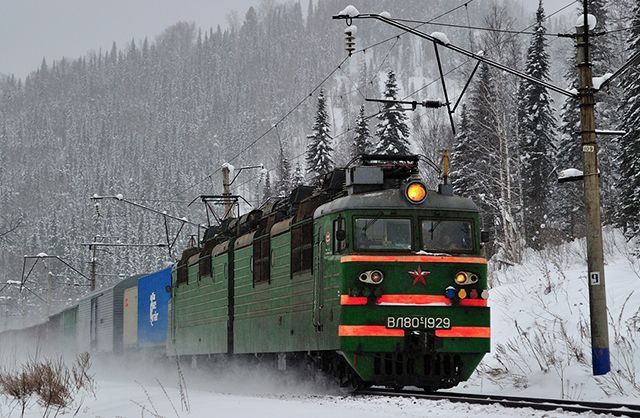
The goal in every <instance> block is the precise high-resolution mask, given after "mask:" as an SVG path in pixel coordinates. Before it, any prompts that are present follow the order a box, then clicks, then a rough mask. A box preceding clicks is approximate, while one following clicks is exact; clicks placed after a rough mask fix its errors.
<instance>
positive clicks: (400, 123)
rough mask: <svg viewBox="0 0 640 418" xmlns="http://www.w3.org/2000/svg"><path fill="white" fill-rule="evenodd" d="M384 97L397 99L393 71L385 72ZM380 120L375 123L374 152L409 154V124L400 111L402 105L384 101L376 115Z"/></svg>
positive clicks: (396, 86)
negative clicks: (376, 141)
mask: <svg viewBox="0 0 640 418" xmlns="http://www.w3.org/2000/svg"><path fill="white" fill-rule="evenodd" d="M384 98H385V99H389V100H397V99H398V84H397V82H396V74H395V73H394V72H393V71H389V72H388V73H387V82H386V85H385V90H384ZM378 119H379V120H380V122H378V124H377V125H376V135H377V136H378V140H379V141H378V144H377V145H376V149H375V152H376V154H390V155H409V154H411V152H410V150H409V126H408V125H407V122H406V121H407V115H405V113H404V112H403V111H402V106H401V105H399V104H396V103H385V104H384V106H383V108H382V113H381V114H380V115H379V116H378Z"/></svg>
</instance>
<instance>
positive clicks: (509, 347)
mask: <svg viewBox="0 0 640 418" xmlns="http://www.w3.org/2000/svg"><path fill="white" fill-rule="evenodd" d="M604 246H605V263H606V265H605V278H606V286H607V306H608V310H609V339H610V347H611V372H610V373H609V374H608V375H607V376H605V377H599V378H594V377H593V376H592V375H591V345H590V331H589V294H588V287H587V271H586V244H585V241H584V240H577V241H575V242H572V243H570V244H564V245H560V246H557V247H550V248H547V249H544V250H542V251H540V252H534V251H530V250H527V252H526V253H525V255H524V258H523V263H522V264H520V265H517V266H513V267H509V268H506V269H502V270H497V271H493V272H492V275H491V279H492V282H493V289H492V290H491V292H490V298H489V300H490V305H491V307H492V313H491V314H492V319H491V326H492V352H491V354H490V355H488V356H487V357H485V361H484V362H483V364H482V367H481V368H480V370H479V371H478V372H477V373H476V374H474V376H473V378H472V379H471V380H470V381H469V382H466V383H464V384H462V385H460V386H459V387H458V388H456V390H460V389H461V388H465V389H467V390H470V391H473V392H484V393H500V394H514V395H521V396H548V397H555V398H569V399H584V400H610V401H616V400H619V401H626V402H630V403H640V259H638V258H636V257H634V256H633V255H632V251H633V249H632V246H630V245H629V244H628V243H627V242H626V240H625V239H624V237H623V236H622V234H621V232H620V231H619V230H606V231H605V234H604ZM493 267H495V266H493Z"/></svg>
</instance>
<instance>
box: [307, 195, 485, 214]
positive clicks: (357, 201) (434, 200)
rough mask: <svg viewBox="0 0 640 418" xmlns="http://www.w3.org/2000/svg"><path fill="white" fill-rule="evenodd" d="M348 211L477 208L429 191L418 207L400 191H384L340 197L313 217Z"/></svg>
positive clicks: (458, 197)
mask: <svg viewBox="0 0 640 418" xmlns="http://www.w3.org/2000/svg"><path fill="white" fill-rule="evenodd" d="M348 209H441V210H459V211H466V212H477V211H478V207H477V206H476V205H475V203H473V201H472V200H471V199H467V198H465V197H461V196H444V195H441V194H439V193H436V192H435V191H431V190H430V191H429V192H428V194H427V199H426V200H425V201H424V203H421V204H419V205H416V204H413V203H411V202H409V201H408V200H407V199H406V198H405V197H404V193H403V190H402V189H386V190H380V191H375V192H372V193H362V194H353V195H349V196H345V197H340V198H338V199H336V200H332V201H331V202H327V203H325V204H324V205H322V206H320V207H318V208H317V209H316V210H315V212H314V215H313V217H314V218H319V217H321V216H324V215H327V214H330V213H334V212H339V211H342V210H348Z"/></svg>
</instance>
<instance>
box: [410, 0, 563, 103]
mask: <svg viewBox="0 0 640 418" xmlns="http://www.w3.org/2000/svg"><path fill="white" fill-rule="evenodd" d="M573 4H574V1H571V2H570V3H568V4H567V5H565V6H563V7H561V8H560V9H558V10H556V11H555V12H553V13H551V14H550V15H548V16H545V18H544V19H543V20H547V19H549V18H551V17H553V16H555V15H557V14H558V13H560V12H562V11H564V10H566V9H568V8H569V7H571V6H572V5H573ZM537 23H538V22H534V23H532V24H531V25H529V26H527V27H526V28H524V29H523V30H522V31H526V30H527V29H530V28H532V27H534V26H535V25H536V24H537ZM515 36H516V35H513V36H510V37H508V38H507V39H505V40H503V41H502V42H499V43H497V44H495V45H493V46H492V47H491V48H490V49H489V51H490V50H492V49H494V48H497V47H498V46H500V45H502V44H504V43H505V42H507V41H510V40H512V39H513V38H515ZM471 61H473V58H469V59H467V60H466V61H464V62H462V63H461V64H460V65H458V66H456V67H454V68H452V69H451V70H449V71H447V72H446V73H444V75H445V76H446V75H449V74H451V73H453V72H455V71H457V70H459V69H460V68H462V67H464V66H465V65H466V64H468V63H469V62H471ZM438 81H440V79H439V78H438V79H435V80H433V81H431V82H429V83H427V84H425V85H424V86H422V87H420V88H419V89H417V90H415V91H414V92H412V93H411V94H409V95H407V96H405V97H404V98H403V100H406V99H408V98H409V97H411V96H413V95H414V94H416V93H419V92H421V91H422V90H424V89H426V88H427V87H429V86H431V85H433V84H434V83H437V82H438Z"/></svg>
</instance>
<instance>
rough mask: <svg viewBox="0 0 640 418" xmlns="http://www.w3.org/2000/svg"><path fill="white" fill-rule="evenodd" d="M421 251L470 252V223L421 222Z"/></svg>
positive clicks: (471, 246) (471, 247)
mask: <svg viewBox="0 0 640 418" xmlns="http://www.w3.org/2000/svg"><path fill="white" fill-rule="evenodd" d="M422 249H423V250H424V251H447V252H452V251H453V252H455V251H462V252H464V251H471V250H473V238H472V229H471V222H470V221H445V220H441V219H440V220H439V219H430V220H425V221H422Z"/></svg>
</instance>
